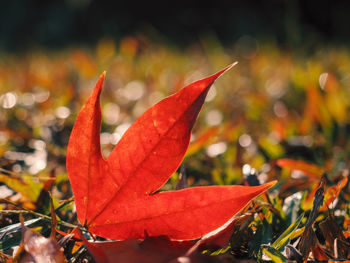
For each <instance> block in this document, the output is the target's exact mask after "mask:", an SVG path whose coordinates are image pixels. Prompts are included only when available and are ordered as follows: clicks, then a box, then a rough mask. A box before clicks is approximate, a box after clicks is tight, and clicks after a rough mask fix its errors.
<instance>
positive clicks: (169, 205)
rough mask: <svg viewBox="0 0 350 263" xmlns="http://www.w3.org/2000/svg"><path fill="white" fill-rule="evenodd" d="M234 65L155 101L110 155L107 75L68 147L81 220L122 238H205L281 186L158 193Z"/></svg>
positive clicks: (95, 230) (100, 233)
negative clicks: (104, 93) (103, 131)
mask: <svg viewBox="0 0 350 263" xmlns="http://www.w3.org/2000/svg"><path fill="white" fill-rule="evenodd" d="M234 65H235V64H232V65H230V66H228V67H226V68H225V69H223V70H221V71H219V72H217V73H216V74H214V75H212V76H210V77H207V78H205V79H202V80H199V81H196V82H194V83H192V84H190V85H188V86H186V87H184V88H182V89H181V90H180V91H178V92H177V93H175V94H173V95H172V96H169V97H167V98H165V99H163V100H162V101H160V102H159V103H157V104H155V105H154V106H152V107H151V108H149V109H148V110H147V111H146V112H145V113H144V114H143V115H142V116H141V117H140V118H139V119H137V120H136V121H135V122H134V123H133V125H131V126H130V128H129V129H128V130H127V131H126V132H125V134H124V135H123V137H122V138H121V140H120V141H119V142H118V144H117V145H116V146H115V148H114V150H113V151H112V153H111V154H110V155H109V157H108V158H107V160H105V159H104V158H103V157H102V154H101V148H100V126H101V109H100V102H99V96H100V92H101V89H102V85H103V81H104V78H105V74H102V75H101V77H100V79H99V80H98V82H97V84H96V87H95V89H94V91H93V92H92V94H91V95H90V97H89V99H88V100H87V102H86V103H85V105H84V106H83V108H82V109H81V111H80V113H79V114H78V117H77V120H76V122H75V125H74V128H73V130H72V133H71V137H70V140H69V144H68V149H67V172H68V176H69V180H70V182H71V186H72V189H73V193H74V196H75V203H76V209H77V214H78V219H79V221H80V222H81V224H82V225H84V226H85V227H86V228H87V229H88V230H89V231H90V232H91V233H94V234H96V235H98V236H101V237H105V238H111V239H115V240H125V239H128V238H137V239H144V238H145V237H146V236H161V235H165V236H167V237H168V238H170V239H172V240H192V239H196V238H199V237H201V236H203V235H205V234H207V233H209V232H210V231H213V230H215V229H216V228H218V227H220V226H221V225H223V224H224V223H225V222H227V221H228V220H229V219H230V218H232V217H233V216H234V215H235V214H236V213H238V212H239V211H240V210H241V209H242V208H243V207H244V206H245V205H246V204H247V203H248V202H249V201H250V200H251V199H253V198H254V197H256V196H257V195H259V194H261V193H262V192H264V191H266V190H267V189H268V188H270V187H271V186H273V185H274V183H275V182H271V183H268V184H265V185H261V186H257V187H247V186H207V187H192V188H187V189H182V190H176V191H165V192H157V193H155V192H156V191H157V190H158V189H159V188H160V187H161V186H162V185H163V184H164V183H165V182H166V181H167V180H168V179H169V177H170V176H171V175H172V174H173V173H174V172H175V171H176V169H177V168H178V166H179V165H180V163H181V162H182V160H183V158H184V155H185V152H186V150H187V148H188V145H189V141H190V136H191V129H192V127H193V125H194V122H195V120H196V119H197V116H198V114H199V112H200V110H201V108H202V105H203V103H204V100H205V97H206V94H207V93H208V90H209V88H210V86H211V85H212V84H213V82H214V81H215V80H216V79H217V78H218V77H219V76H221V75H222V74H223V73H224V72H226V71H227V70H228V69H230V68H231V67H233V66H234Z"/></svg>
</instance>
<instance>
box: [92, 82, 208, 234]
mask: <svg viewBox="0 0 350 263" xmlns="http://www.w3.org/2000/svg"><path fill="white" fill-rule="evenodd" d="M212 84H213V82H212V83H210V84H209V85H208V86H207V87H206V88H205V89H203V91H202V92H200V94H199V95H198V96H197V97H196V99H195V100H193V101H192V103H190V104H189V106H188V107H187V108H186V110H184V111H183V112H182V113H181V114H180V115H179V117H178V118H177V120H176V121H175V122H174V123H173V124H172V125H171V126H170V127H169V128H168V130H167V131H166V132H165V133H164V135H163V136H162V137H161V138H164V136H166V135H167V134H168V133H169V132H170V131H171V130H172V128H173V127H174V126H175V125H176V124H177V123H178V122H179V120H180V119H181V117H182V116H183V115H184V114H185V113H186V112H187V111H188V110H189V108H190V106H191V105H193V104H194V103H195V102H196V100H198V98H199V97H200V95H201V94H203V92H205V90H207V89H209V88H210V87H211V85H212ZM176 95H177V93H175V94H173V95H171V96H169V97H168V99H170V98H172V97H175V96H176ZM198 114H199V112H198ZM162 140H163V139H160V140H158V142H157V143H156V144H155V145H154V146H153V147H152V148H151V150H150V151H149V152H152V151H153V150H154V149H155V148H156V147H157V146H158V145H159V143H160V142H161V141H162ZM149 156H150V155H149V154H147V155H146V158H144V159H143V160H142V161H141V162H140V163H139V164H138V165H137V167H136V168H135V170H134V171H133V172H132V174H131V175H130V176H129V177H128V178H127V180H126V181H125V183H124V184H122V185H121V186H120V188H119V189H118V191H117V192H116V193H115V194H114V195H113V196H112V197H111V198H110V199H109V200H108V201H107V202H106V204H105V205H104V206H103V208H102V209H101V210H100V211H98V213H96V215H95V216H94V217H93V218H92V219H91V220H90V221H89V222H88V223H87V227H88V226H89V225H90V224H91V223H93V222H94V221H95V219H96V218H97V217H99V216H100V215H101V214H102V212H103V211H104V210H105V209H106V208H107V207H108V206H109V205H110V203H111V202H112V201H113V200H114V199H115V198H116V196H117V195H118V194H119V193H120V191H121V190H122V189H123V188H124V187H125V186H126V185H127V183H128V181H129V180H130V178H132V177H134V176H135V174H136V173H137V171H138V170H139V169H140V168H141V166H142V164H143V163H144V162H145V161H146V160H147V159H148V158H149ZM118 159H119V158H118ZM121 173H122V170H121ZM122 174H123V173H122Z"/></svg>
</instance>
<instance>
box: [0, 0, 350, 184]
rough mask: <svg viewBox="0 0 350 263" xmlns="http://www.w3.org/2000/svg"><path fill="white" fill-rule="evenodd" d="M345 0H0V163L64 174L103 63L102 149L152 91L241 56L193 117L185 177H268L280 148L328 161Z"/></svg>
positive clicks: (342, 140)
mask: <svg viewBox="0 0 350 263" xmlns="http://www.w3.org/2000/svg"><path fill="white" fill-rule="evenodd" d="M346 7H347V3H346V2H332V3H330V2H327V3H320V2H317V4H316V2H315V1H310V2H308V3H304V2H302V1H285V2H270V3H262V2H259V1H251V2H249V1H248V2H244V3H240V4H238V3H237V4H235V6H234V7H232V8H213V9H192V8H185V9H177V8H174V9H173V10H167V12H157V13H156V12H155V11H153V12H152V11H150V12H143V11H137V10H133V11H132V12H131V11H129V10H126V9H124V8H117V4H116V3H114V4H112V3H109V2H106V1H102V2H100V1H88V0H87V1H77V0H75V1H73V0H69V1H68V0H67V1H52V2H47V3H46V2H45V3H42V2H40V1H33V2H32V3H31V4H29V2H27V1H9V2H7V3H6V4H5V5H4V8H2V9H1V10H2V11H1V14H2V15H1V16H0V19H2V23H0V24H2V28H1V31H0V33H1V34H0V36H1V37H0V45H1V47H2V50H1V54H0V58H1V59H0V106H1V110H0V166H1V167H2V169H5V170H6V171H7V173H9V171H12V172H14V173H16V174H22V173H28V174H39V175H40V174H41V176H43V178H47V176H48V174H56V175H63V176H64V177H65V151H66V146H67V142H68V138H69V134H70V130H71V129H72V126H73V124H74V120H75V117H76V115H77V112H78V111H79V109H80V108H81V106H82V105H83V103H84V101H85V100H86V98H87V97H88V95H89V93H90V92H91V90H92V88H93V87H94V85H95V82H96V80H97V78H98V76H99V75H100V74H101V73H102V72H103V71H104V70H106V71H107V79H106V83H105V87H104V90H103V93H102V112H103V124H102V134H101V143H102V147H103V153H104V155H105V156H108V154H109V153H110V151H111V150H112V149H113V147H114V145H115V144H116V143H117V142H118V140H119V139H120V137H121V136H122V134H123V132H124V131H125V129H126V128H127V127H128V126H129V125H130V124H131V123H132V122H133V121H134V120H135V119H136V118H137V117H138V116H140V114H142V113H143V112H144V111H145V110H146V109H147V108H148V107H150V106H151V105H152V104H154V103H155V102H157V101H159V100H160V99H162V98H164V97H165V96H167V95H170V94H172V93H173V92H175V91H177V90H178V89H180V88H181V87H183V86H184V85H186V84H189V83H190V82H192V81H194V80H197V79H199V78H202V77H204V76H207V75H209V74H212V73H214V72H216V71H217V70H219V69H221V68H223V67H224V66H226V65H228V64H229V63H232V62H234V61H239V64H238V66H236V67H235V68H234V69H233V70H231V72H228V73H227V74H226V75H225V76H224V77H222V78H221V79H220V80H219V81H218V82H217V83H216V84H215V86H214V87H213V88H212V90H211V92H210V93H209V96H208V99H207V103H206V105H205V107H204V109H203V112H202V114H201V115H200V118H199V121H198V123H197V125H196V126H195V129H194V135H193V140H192V141H193V145H192V146H191V147H190V149H189V153H188V155H187V156H190V155H196V157H195V158H186V160H185V163H184V165H185V166H186V168H187V170H188V174H189V181H190V183H194V184H211V183H216V184H228V183H237V182H240V181H241V180H242V178H243V175H245V174H249V173H250V172H251V171H254V172H255V171H258V173H261V174H262V175H263V176H265V177H264V178H265V179H264V180H266V179H267V177H271V178H273V177H274V176H275V175H274V174H273V173H272V172H271V171H273V169H272V168H271V167H273V166H274V160H276V159H278V158H283V157H289V158H297V159H304V160H307V161H309V162H312V163H316V164H318V165H320V166H322V167H326V168H327V171H330V172H331V171H332V170H338V168H339V167H345V166H347V165H348V156H349V155H348V154H349V150H350V148H349V142H348V136H349V135H348V134H349V127H350V126H349V124H350V119H349V116H348V114H347V113H348V109H349V103H350V102H349V100H347V98H348V96H349V92H350V91H349V82H350V75H349V72H350V58H349V52H348V49H347V48H346V43H347V41H348V40H349V39H348V35H347V34H345V28H346V24H345V22H344V21H345V19H347V17H346V15H345V14H344V10H346ZM320 14H321V15H320ZM319 15H320V16H319ZM5 21H6V23H5Z"/></svg>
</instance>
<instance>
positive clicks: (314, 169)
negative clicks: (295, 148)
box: [277, 159, 324, 179]
mask: <svg viewBox="0 0 350 263" xmlns="http://www.w3.org/2000/svg"><path fill="white" fill-rule="evenodd" d="M277 165H278V166H280V167H283V168H287V169H290V170H299V171H302V172H304V173H305V174H306V175H308V176H310V177H311V178H315V179H320V177H321V175H322V174H323V173H324V169H323V168H321V167H319V166H317V165H315V164H310V163H307V162H304V161H301V160H292V159H279V160H277Z"/></svg>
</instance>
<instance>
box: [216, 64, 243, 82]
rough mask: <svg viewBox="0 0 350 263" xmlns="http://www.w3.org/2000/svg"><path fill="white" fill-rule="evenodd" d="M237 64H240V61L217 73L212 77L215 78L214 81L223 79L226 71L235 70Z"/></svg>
mask: <svg viewBox="0 0 350 263" xmlns="http://www.w3.org/2000/svg"><path fill="white" fill-rule="evenodd" d="M237 64H238V61H236V62H233V63H232V64H230V65H228V66H227V67H225V68H224V69H222V70H220V71H219V72H217V73H215V74H214V75H213V76H212V77H214V80H216V79H217V78H219V77H221V76H222V75H223V74H224V73H225V72H226V71H228V70H230V69H231V68H233V67H234V66H236V65H237Z"/></svg>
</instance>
